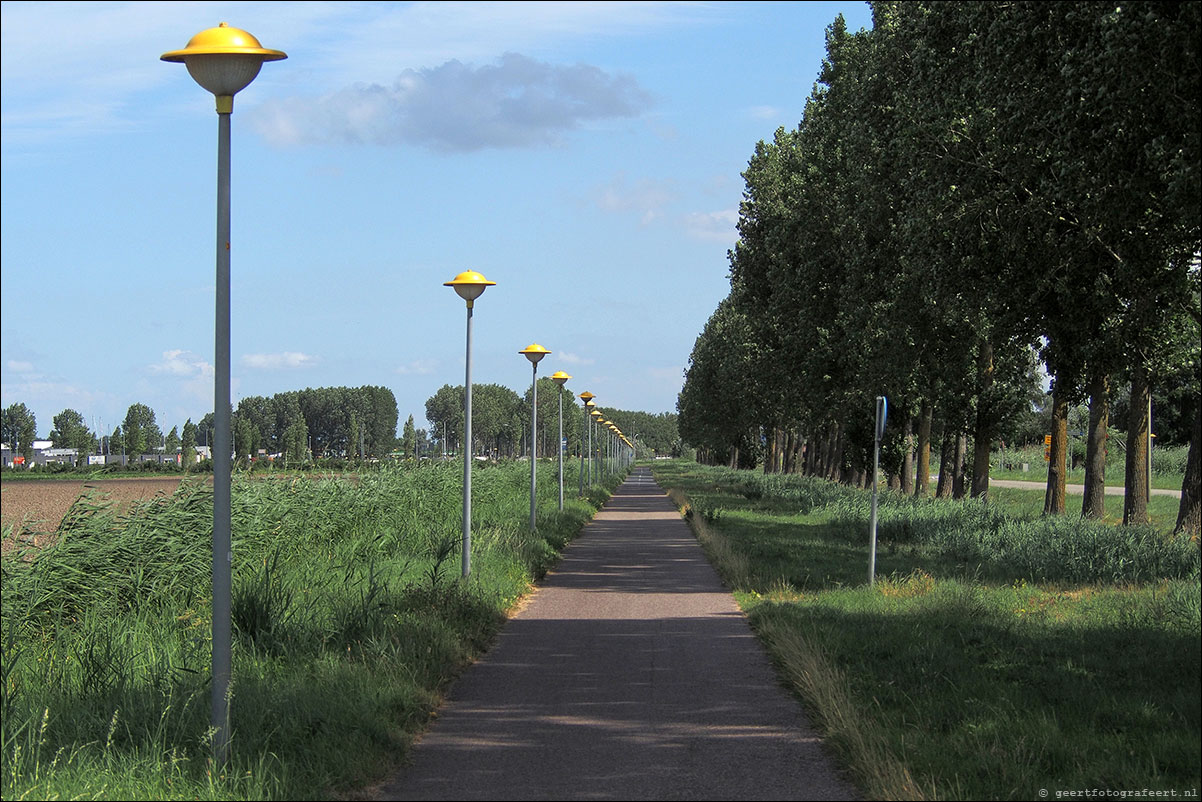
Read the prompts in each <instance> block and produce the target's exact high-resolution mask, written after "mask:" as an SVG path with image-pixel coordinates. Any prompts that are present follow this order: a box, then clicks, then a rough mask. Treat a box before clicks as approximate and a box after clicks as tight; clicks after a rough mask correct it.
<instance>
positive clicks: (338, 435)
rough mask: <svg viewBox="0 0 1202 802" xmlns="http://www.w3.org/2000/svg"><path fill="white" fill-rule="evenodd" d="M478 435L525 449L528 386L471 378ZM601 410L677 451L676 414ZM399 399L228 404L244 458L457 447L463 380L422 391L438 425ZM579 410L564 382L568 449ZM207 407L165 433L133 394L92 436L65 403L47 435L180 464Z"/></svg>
mask: <svg viewBox="0 0 1202 802" xmlns="http://www.w3.org/2000/svg"><path fill="white" fill-rule="evenodd" d="M558 393H559V387H558V386H557V385H556V384H555V383H554V382H552V381H551V380H550V379H545V378H544V379H539V393H538V405H539V410H538V418H539V427H538V430H539V453H540V454H552V453H554V451H555V440H556V438H557V437H558V434H559V430H558V426H559V417H558V416H559V399H558ZM472 399H473V405H472V406H473V413H474V414H473V419H474V427H473V433H474V434H475V436H476V437H475V439H476V445H477V447H478V448H481V449H483V450H485V451H487V452H488V453H490V454H494V455H496V456H499V457H514V456H520V455H522V454H525V453H526V452H527V451H528V450H529V434H528V432H529V429H530V390H529V389H527V390H526V394H525V396H524V397H522V396H519V395H518V394H517V393H515V392H514V391H513V390H510V389H509V388H508V387H503V386H501V385H498V384H485V385H474V386H473V391H472ZM598 411H600V412H601V413H602V415H603V416H604V417H605V419H606V420H611V421H613V422H614V423H615V424H617V426H618V427H619V428H621V429H622V431H623V432H625V433H627V434H628V435H635V436H637V438H638V442H639V445H640V446H641V447H642V448H645V449H649V450H650V451H653V452H655V453H660V454H679V453H680V438H679V435H678V434H677V431H676V415H675V414H671V413H662V414H658V415H657V414H651V413H647V412H628V411H623V410H617V409H610V408H606V407H598ZM397 417H398V416H397V405H396V398H395V396H394V395H393V393H392V391H391V390H389V389H388V388H386V387H370V386H368V387H358V388H351V387H323V388H317V389H305V390H299V391H292V392H286V393H277V394H276V395H273V396H270V397H265V396H249V397H247V398H243V399H242V400H241V401H240V402H239V403H238V408H237V409H236V410H234V411H233V428H234V452H235V455H236V456H237V457H238V458H240V459H246V458H248V457H250V456H253V455H255V454H257V453H258V452H259V451H260V450H262V451H266V452H268V453H271V454H282V455H283V457H284V459H285V460H287V461H294V462H302V461H305V460H307V459H308V458H309V457H310V456H315V457H330V456H336V457H344V456H345V457H355V456H358V457H373V458H378V457H381V456H384V455H386V454H389V453H391V452H393V451H394V450H396V451H399V452H400V453H401V454H402V455H406V456H411V457H419V456H422V455H424V454H428V453H430V452H431V451H435V450H439V449H441V450H442V451H444V452H446V451H455V450H458V448H459V446H460V443H461V441H462V439H463V387H462V385H460V386H458V387H451V386H450V385H445V386H443V387H442V388H441V389H440V390H439V391H438V392H437V393H435V394H434V395H433V396H431V397H430V399H429V400H427V401H426V417H427V418H428V419H429V420H430V422H431V423H432V424H433V428H434V431H433V432H432V433H428V432H427V431H426V430H425V429H418V428H416V426H415V425H414V421H413V416H412V415H410V416H409V418H408V420H407V421H406V422H405V425H404V428H403V431H402V434H401V436H400V437H399V438H398V437H397V436H396V429H397ZM583 427H584V420H583V410H582V408H581V407H580V406H579V404H578V402H577V399H576V398H575V396H573V395H572V393H571V392H570V391H568V390H567V389H565V390H564V437H565V438H567V440H568V443H569V446H568V448H569V450H570V451H572V452H574V453H575V452H578V451H579V448H580V432H581V431H583ZM212 430H213V414H212V413H209V414H207V415H205V416H204V417H203V418H202V419H201V420H200V422H199V423H193V422H192V421H191V419H189V420H188V421H186V422H185V423H184V425H183V428H182V432H181V430H180V429H179V428H177V427H172V429H171V431H170V432H168V433H167V434H163V431H162V429H161V428H160V427H159V426H158V424H157V422H156V420H155V413H154V410H152V409H151V408H150V407H148V406H146V405H145V404H132V405H130V407H129V410H128V411H127V412H126V415H125V419H124V421H123V422H122V424H121V425H119V426H117V427H116V428H115V429H114V430H113V432H112V433H111V434H109V435H105V436H101V437H97V435H96V434H94V433H93V432H92V431H90V430H89V429H88V427H87V424H86V422H85V420H84V417H83V415H81V414H80V413H79V412H77V411H76V410H73V409H66V410H63V412H62V413H60V414H59V415H56V416H55V418H54V429H53V430H52V431H51V433H50V439H51V440H53V441H54V444H55V446H57V447H60V448H74V449H76V450H77V451H78V452H79V454H80V456H81V458H82V457H84V456H85V455H87V454H92V453H105V454H128V455H137V454H142V453H148V452H152V451H157V450H160V449H162V450H163V451H165V453H167V454H176V453H182V454H183V460H184V462H185V464H186V465H189V466H190V465H191V464H193V463H194V462H195V459H196V447H197V446H198V445H205V446H207V445H209V444H210V442H211V435H212ZM36 431H37V422H36V420H35V418H34V415H33V413H32V412H31V411H30V410H29V409H28V408H27V407H26V406H25V405H24V404H14V405H12V406H11V407H9V408H8V409H5V410H4V411H3V433H4V440H5V442H9V443H18V444H19V447H20V449H21V450H22V451H23V452H25V451H27V452H28V454H27V458H28V459H32V453H33V451H32V443H33V441H34V440H35V439H36Z"/></svg>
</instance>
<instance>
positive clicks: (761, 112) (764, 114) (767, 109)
mask: <svg viewBox="0 0 1202 802" xmlns="http://www.w3.org/2000/svg"><path fill="white" fill-rule="evenodd" d="M780 115H781V110H780V109H779V108H777V107H776V106H752V107H751V108H749V109H747V116H749V117H751V118H752V119H754V120H775V119H776V118H778V117H780Z"/></svg>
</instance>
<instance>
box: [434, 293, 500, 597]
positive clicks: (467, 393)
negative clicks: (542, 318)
mask: <svg viewBox="0 0 1202 802" xmlns="http://www.w3.org/2000/svg"><path fill="white" fill-rule="evenodd" d="M496 283H497V282H495V281H489V280H488V279H486V278H485V277H484V276H482V275H480V274H479V273H477V272H476V271H474V270H465V271H463V272H462V273H460V274H459V275H457V276H455V278H453V279H451V280H450V281H444V282H443V286H444V287H452V288H454V290H455V293H456V294H457V295H458V296H459V297H460V298H462V299H463V300H464V301H466V302H467V357H466V359H465V360H464V369H463V446H462V447H463V576H465V577H466V576H467V575H468V574H470V573H471V572H472V308H473V307H474V306H475V304H476V299H477V298H479V297H480V296H481V295H483V294H484V291H485V290H486V289H488V288H489V287H491V286H493V285H494V284H496Z"/></svg>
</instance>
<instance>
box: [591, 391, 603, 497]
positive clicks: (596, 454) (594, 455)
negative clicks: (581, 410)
mask: <svg viewBox="0 0 1202 802" xmlns="http://www.w3.org/2000/svg"><path fill="white" fill-rule="evenodd" d="M591 406H592V407H593V408H592V409H590V410H589V412H588V414H589V416H590V417H592V419H593V429H590V430H589V436H588V444H589V446H588V447H589V453H588V479H589V484H592V482H593V477H594V476H596V477H597V480H598V481H599V480H600V479H601V461H600V451H601V425H602V423H603V420H602V417H601V413H600V411H598V410H597V409H596V405H595V404H593V405H591ZM593 430H596V432H597V445H596V447H595V448H596V451H594V446H593V434H592V432H593ZM594 461H595V462H596V464H597V468H596V471H594V470H593V463H594Z"/></svg>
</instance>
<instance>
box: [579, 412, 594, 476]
mask: <svg viewBox="0 0 1202 802" xmlns="http://www.w3.org/2000/svg"><path fill="white" fill-rule="evenodd" d="M595 397H596V396H594V395H593V394H592V393H590V392H588V391H587V390H586V391H584V392H583V393H581V394H580V400H581V401H582V402H583V404H584V428H585V429H587V430H588V432H589V435H590V445H589V448H592V444H591V435H592V431H593V430H592V428H591V426H590V425H589V423H590V420H591V419H590V418H589V414H588V413H589V406H588V405H589V404H591V403H592V402H593V398H595ZM584 441H585V433H584V431H581V432H580V497H581V498H584V473H585V469H584Z"/></svg>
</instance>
